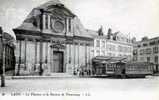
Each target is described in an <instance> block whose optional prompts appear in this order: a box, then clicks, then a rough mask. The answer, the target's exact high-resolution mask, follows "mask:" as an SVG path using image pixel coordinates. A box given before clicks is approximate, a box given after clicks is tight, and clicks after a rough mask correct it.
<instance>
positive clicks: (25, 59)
mask: <svg viewBox="0 0 159 100" xmlns="http://www.w3.org/2000/svg"><path fill="white" fill-rule="evenodd" d="M24 41H25V45H24V63H25V65H24V66H25V67H24V69H25V70H26V69H27V54H26V53H27V38H25V40H24Z"/></svg>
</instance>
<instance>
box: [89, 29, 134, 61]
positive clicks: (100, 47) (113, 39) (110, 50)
mask: <svg viewBox="0 0 159 100" xmlns="http://www.w3.org/2000/svg"><path fill="white" fill-rule="evenodd" d="M87 31H88V32H89V33H92V36H93V38H94V50H93V52H94V56H108V57H125V58H127V59H128V60H129V61H130V60H132V58H133V43H132V39H130V38H129V36H125V35H123V34H122V33H120V32H115V33H112V32H111V31H110V29H109V30H108V33H107V35H104V34H101V33H103V32H101V31H102V28H100V29H99V31H92V30H87Z"/></svg>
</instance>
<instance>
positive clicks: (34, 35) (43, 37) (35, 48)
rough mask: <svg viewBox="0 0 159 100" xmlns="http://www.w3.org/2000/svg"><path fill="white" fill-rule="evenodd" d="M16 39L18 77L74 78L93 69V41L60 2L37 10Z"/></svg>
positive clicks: (50, 2)
mask: <svg viewBox="0 0 159 100" xmlns="http://www.w3.org/2000/svg"><path fill="white" fill-rule="evenodd" d="M13 31H14V32H15V35H16V39H17V44H16V51H15V56H16V70H15V71H16V73H17V74H18V75H19V74H20V75H23V74H29V75H30V74H35V73H39V72H40V71H41V72H42V73H41V74H42V75H51V74H52V73H69V74H73V73H74V72H75V71H77V69H80V68H82V69H86V70H88V69H90V67H91V58H92V57H93V53H92V52H91V50H92V49H93V38H92V37H91V36H90V35H89V34H88V33H87V31H86V30H85V29H84V27H83V25H82V24H81V22H80V20H79V19H78V17H77V16H76V15H75V14H73V13H72V12H71V11H70V10H69V9H67V8H66V7H65V6H64V5H63V4H62V3H61V2H59V1H58V0H52V1H49V2H47V3H45V4H42V5H40V6H39V7H36V8H34V9H33V10H32V11H31V12H30V14H29V15H28V16H27V18H26V19H25V20H24V21H23V23H22V24H21V25H20V26H19V27H17V28H15V29H13Z"/></svg>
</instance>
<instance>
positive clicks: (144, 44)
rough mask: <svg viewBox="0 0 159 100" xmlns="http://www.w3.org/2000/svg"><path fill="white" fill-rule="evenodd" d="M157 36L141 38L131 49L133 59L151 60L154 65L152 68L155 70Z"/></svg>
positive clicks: (157, 54)
mask: <svg viewBox="0 0 159 100" xmlns="http://www.w3.org/2000/svg"><path fill="white" fill-rule="evenodd" d="M158 44H159V37H155V38H152V39H148V38H146V37H145V38H143V39H142V40H141V41H138V42H136V43H135V45H134V49H133V60H134V61H139V62H151V63H154V64H155V65H156V66H155V68H154V71H155V72H158V71H159V67H158V66H159V65H158V63H159V58H158V57H159V46H158Z"/></svg>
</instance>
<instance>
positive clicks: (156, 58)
mask: <svg viewBox="0 0 159 100" xmlns="http://www.w3.org/2000/svg"><path fill="white" fill-rule="evenodd" d="M154 62H155V63H156V64H158V56H155V60H154Z"/></svg>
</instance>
